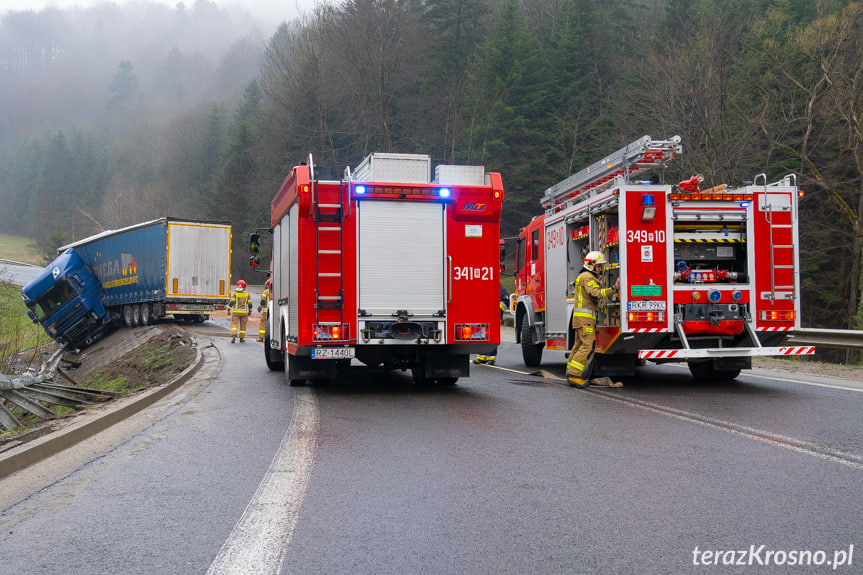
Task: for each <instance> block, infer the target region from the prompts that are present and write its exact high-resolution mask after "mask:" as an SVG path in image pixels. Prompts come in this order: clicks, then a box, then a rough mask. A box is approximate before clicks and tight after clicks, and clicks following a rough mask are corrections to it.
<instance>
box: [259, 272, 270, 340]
mask: <svg viewBox="0 0 863 575" xmlns="http://www.w3.org/2000/svg"><path fill="white" fill-rule="evenodd" d="M272 285H273V280H271V279H268V280H267V289H265V290H264V291H263V292H261V301H259V302H258V313H260V314H261V319H260V323H259V324H258V341H264V333H266V329H267V312H268V311H269V304H270V287H271V286H272Z"/></svg>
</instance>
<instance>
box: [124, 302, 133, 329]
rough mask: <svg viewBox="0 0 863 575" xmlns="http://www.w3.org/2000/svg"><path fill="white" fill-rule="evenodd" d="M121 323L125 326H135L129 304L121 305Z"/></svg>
mask: <svg viewBox="0 0 863 575" xmlns="http://www.w3.org/2000/svg"><path fill="white" fill-rule="evenodd" d="M123 323H125V324H126V327H135V318H134V313H133V312H132V306H130V305H124V306H123Z"/></svg>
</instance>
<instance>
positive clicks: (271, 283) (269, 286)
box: [267, 279, 273, 289]
mask: <svg viewBox="0 0 863 575" xmlns="http://www.w3.org/2000/svg"><path fill="white" fill-rule="evenodd" d="M271 287H273V280H271V279H268V280H267V289H270V288H271Z"/></svg>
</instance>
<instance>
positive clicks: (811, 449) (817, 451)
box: [488, 366, 863, 469]
mask: <svg viewBox="0 0 863 575" xmlns="http://www.w3.org/2000/svg"><path fill="white" fill-rule="evenodd" d="M488 367H494V368H497V369H505V370H506V371H512V372H515V373H520V374H522V375H528V376H530V375H534V374H535V373H536V372H533V373H527V372H523V371H516V370H514V369H507V368H500V367H498V366H488ZM675 367H676V366H675ZM752 375H753V376H754V377H763V378H767V379H776V381H789V382H792V383H803V384H805V385H818V386H821V387H832V388H834V389H843V390H848V391H860V390H859V389H856V388H851V387H839V386H832V385H826V384H817V383H812V384H809V383H806V382H802V381H797V380H789V379H780V378H770V377H768V376H755V375H754V374H752ZM544 379H550V378H547V377H546V378H544ZM554 379H559V378H557V377H554ZM583 391H587V392H591V393H594V394H596V395H599V396H602V397H604V398H606V399H611V400H614V401H619V402H621V403H627V404H629V405H632V406H634V407H638V408H641V409H644V410H647V411H652V412H654V413H658V414H662V415H666V416H669V417H673V418H675V419H680V420H682V421H688V422H690V423H696V424H698V425H703V426H704V427H710V428H712V429H717V430H719V431H724V432H726V433H730V434H732V435H737V436H740V437H745V438H747V439H753V440H755V441H760V442H762V443H767V444H769V445H775V446H777V447H782V448H784V449H790V450H791V451H796V452H797V453H804V454H806V455H811V456H813V457H818V458H820V459H826V460H829V461H833V462H836V463H841V464H842V465H847V466H848V467H853V468H855V469H863V456H861V455H857V454H854V453H848V452H845V451H841V450H839V449H834V448H832V447H827V446H825V445H819V444H817V443H812V442H810V441H802V440H800V439H795V438H793V437H788V436H785V435H780V434H778V433H772V432H770V431H764V430H762V429H757V428H754V427H749V426H746V425H741V424H738V423H733V422H730V421H725V420H724V419H716V418H713V417H708V416H706V415H700V414H698V413H693V412H691V411H686V410H683V409H677V408H674V407H668V406H666V405H660V404H658V403H653V402H650V401H644V400H641V399H635V398H631V397H620V396H619V395H617V394H618V393H619V392H614V391H605V390H602V389H601V388H590V387H588V388H587V389H586V390H583Z"/></svg>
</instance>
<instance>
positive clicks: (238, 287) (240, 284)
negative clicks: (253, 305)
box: [237, 280, 246, 291]
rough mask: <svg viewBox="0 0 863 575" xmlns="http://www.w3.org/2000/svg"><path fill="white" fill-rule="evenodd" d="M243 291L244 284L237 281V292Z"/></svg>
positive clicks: (241, 281)
mask: <svg viewBox="0 0 863 575" xmlns="http://www.w3.org/2000/svg"><path fill="white" fill-rule="evenodd" d="M244 289H246V282H245V281H243V280H240V281H238V282H237V291H243V290H244Z"/></svg>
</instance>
